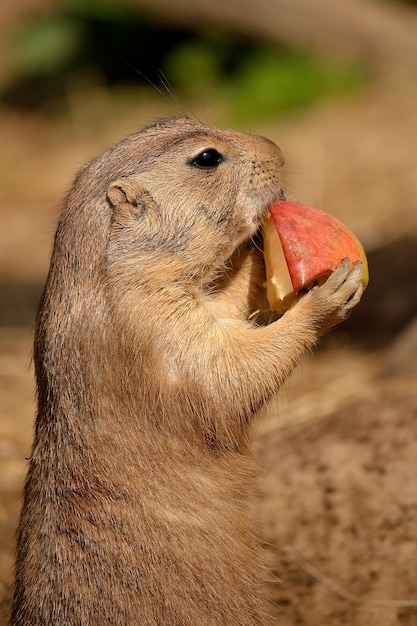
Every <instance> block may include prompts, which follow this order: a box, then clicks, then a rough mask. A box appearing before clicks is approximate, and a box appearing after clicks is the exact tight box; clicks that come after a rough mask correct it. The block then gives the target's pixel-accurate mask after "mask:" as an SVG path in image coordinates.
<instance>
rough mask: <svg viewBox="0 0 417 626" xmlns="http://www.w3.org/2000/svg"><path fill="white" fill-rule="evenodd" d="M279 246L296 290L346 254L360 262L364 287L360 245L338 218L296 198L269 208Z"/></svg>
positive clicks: (333, 266)
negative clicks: (280, 245)
mask: <svg viewBox="0 0 417 626" xmlns="http://www.w3.org/2000/svg"><path fill="white" fill-rule="evenodd" d="M269 212H270V214H271V217H272V219H273V221H274V223H275V227H276V229H277V232H278V235H279V238H280V240H281V244H282V247H283V251H284V255H285V259H286V262H287V266H288V271H289V273H290V276H291V280H292V283H293V287H294V292H295V293H296V294H297V293H299V291H300V290H301V289H303V288H306V286H308V285H309V284H311V283H312V282H314V281H316V280H319V279H320V278H321V279H323V278H324V277H327V276H328V275H329V274H330V273H331V272H332V271H333V270H335V269H336V268H337V267H339V265H341V263H342V261H343V259H345V258H349V259H350V262H351V264H353V263H355V262H356V261H358V260H360V261H362V262H363V264H364V269H365V271H364V278H363V284H364V287H366V286H367V284H368V279H369V276H368V264H367V260H366V256H365V252H364V250H363V248H362V245H361V244H360V242H359V241H358V239H357V238H356V237H355V235H354V234H353V233H352V232H351V231H350V230H349V229H348V228H347V227H346V226H345V225H344V224H342V222H340V221H339V220H338V219H336V218H335V217H333V216H332V215H329V214H328V213H325V212H323V211H320V210H319V209H315V208H314V207H310V206H306V205H305V204H300V203H298V202H291V201H289V200H285V201H284V200H283V201H280V202H275V203H274V204H273V205H271V207H270V208H269Z"/></svg>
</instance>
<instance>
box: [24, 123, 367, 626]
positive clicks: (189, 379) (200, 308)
mask: <svg viewBox="0 0 417 626" xmlns="http://www.w3.org/2000/svg"><path fill="white" fill-rule="evenodd" d="M282 164H283V158H282V155H281V152H280V150H279V148H278V147H277V146H276V145H275V144H274V143H272V142H271V141H269V140H268V139H265V138H263V137H257V136H253V135H245V134H240V133H236V132H232V131H226V130H218V129H216V128H211V127H209V126H206V125H203V124H201V123H199V122H196V121H193V120H191V119H168V120H162V121H160V122H157V123H155V124H152V125H151V126H149V127H147V128H145V129H144V130H143V131H142V132H139V133H137V134H135V135H133V136H131V137H129V138H128V139H126V140H125V141H122V142H121V143H119V144H118V145H117V146H115V147H114V148H112V149H111V150H109V151H108V152H106V153H105V154H103V155H102V156H100V157H99V158H97V159H95V160H94V161H92V162H91V163H90V164H88V165H87V166H85V167H84V168H83V169H82V170H81V171H80V173H79V174H78V176H77V178H76V180H75V183H74V185H73V187H72V190H71V191H70V193H69V195H68V197H67V199H66V202H65V206H64V209H63V212H62V215H61V219H60V222H59V225H58V229H57V233H56V236H55V244H54V250H53V254H52V260H51V266H50V272H49V276H48V280H47V284H46V287H45V291H44V294H43V297H42V302H41V306H40V310H39V314H38V318H37V323H36V333H35V344H34V359H35V367H36V377H37V392H38V415H37V420H36V428H35V435H34V443H33V450H32V454H31V458H30V462H29V470H28V478H27V482H26V487H25V497H24V506H23V511H22V515H21V520H20V526H19V534H18V548H17V559H16V587H15V596H14V605H13V614H12V624H13V625H14V626H29V625H30V626H35V625H41V624H42V625H43V626H45V625H54V626H94V625H104V624H115V625H117V626H125V625H131V626H161V625H167V626H168V625H169V626H180V625H181V626H199V625H201V626H203V625H204V626H210V625H222V626H235V625H239V626H249V625H251V626H254V625H261V624H262V625H264V624H268V623H269V620H268V616H267V600H266V591H265V588H264V587H265V585H264V583H263V580H264V579H265V576H267V574H266V572H265V571H264V567H263V564H262V561H261V558H260V554H259V552H260V551H259V550H258V545H257V539H256V533H255V531H254V527H255V525H254V521H253V513H252V504H253V500H254V489H255V486H254V482H255V476H256V462H255V461H254V459H253V454H252V451H251V442H250V440H251V431H252V424H253V421H254V416H255V414H256V412H257V411H258V409H259V408H260V407H262V406H263V405H264V404H265V403H267V402H268V400H269V399H270V398H271V397H272V396H273V395H274V394H275V393H276V392H277V391H278V390H279V389H280V387H281V385H282V383H283V382H284V381H285V380H286V379H287V377H288V376H289V374H290V373H291V371H292V370H293V368H294V366H295V365H296V364H297V363H298V362H299V361H300V358H301V356H302V355H303V354H304V353H305V352H306V351H307V350H309V349H310V348H312V347H313V345H314V344H315V342H316V341H317V339H318V337H319V336H320V335H321V334H322V333H323V332H324V331H325V330H327V329H328V328H330V327H332V326H334V325H335V324H337V323H338V322H340V321H342V320H343V319H344V318H345V317H346V316H347V315H348V313H349V311H350V310H351V309H352V308H353V307H354V306H355V304H356V303H357V302H358V301H359V299H360V296H361V293H362V283H361V275H362V268H361V265H360V264H356V265H354V266H353V268H352V269H349V268H348V267H347V264H344V265H343V266H342V267H341V268H339V269H338V270H337V271H335V272H334V274H333V275H332V276H331V277H330V278H329V279H328V281H327V282H326V283H325V284H324V285H323V286H321V287H318V288H315V289H313V290H312V291H311V292H309V293H308V294H307V295H305V296H303V297H301V298H300V299H299V301H298V302H297V304H296V305H295V306H294V307H293V308H291V309H290V310H289V311H288V312H287V313H286V314H285V315H284V316H283V317H281V318H280V319H279V320H277V321H275V322H273V323H271V324H269V325H266V326H261V325H257V324H256V322H254V321H253V319H252V318H251V314H252V313H253V312H254V311H255V310H256V309H257V308H259V306H261V304H260V303H261V302H262V301H263V298H264V290H263V287H262V283H263V281H264V265H263V260H262V251H261V249H260V244H261V242H260V241H258V237H259V231H260V224H261V221H262V219H263V217H264V216H265V214H266V212H267V210H268V206H269V205H270V204H271V203H272V202H273V201H275V200H277V199H279V198H280V197H281V194H282V191H281V187H280V168H281V166H282Z"/></svg>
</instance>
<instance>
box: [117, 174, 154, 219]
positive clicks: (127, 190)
mask: <svg viewBox="0 0 417 626" xmlns="http://www.w3.org/2000/svg"><path fill="white" fill-rule="evenodd" d="M107 198H108V200H109V202H110V204H111V205H112V206H113V208H114V209H117V208H119V207H120V208H121V207H124V208H128V209H129V210H130V212H132V213H139V212H140V213H144V212H145V211H146V210H147V209H148V208H149V205H150V204H154V201H153V199H152V196H151V195H150V193H149V191H148V190H147V189H146V188H145V187H143V186H142V185H141V184H140V183H139V181H137V180H135V179H134V178H127V177H126V178H119V179H118V180H115V181H113V182H112V183H111V184H110V186H109V188H108V190H107ZM126 205H128V207H126Z"/></svg>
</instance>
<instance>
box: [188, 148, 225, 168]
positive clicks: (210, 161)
mask: <svg viewBox="0 0 417 626" xmlns="http://www.w3.org/2000/svg"><path fill="white" fill-rule="evenodd" d="M223 159H224V157H223V155H221V154H220V152H217V150H215V149H214V148H209V149H207V150H203V152H200V154H198V155H197V156H196V157H194V158H193V159H191V161H190V164H191V165H194V166H195V167H204V168H213V167H217V166H218V165H219V163H220V162H221V161H223Z"/></svg>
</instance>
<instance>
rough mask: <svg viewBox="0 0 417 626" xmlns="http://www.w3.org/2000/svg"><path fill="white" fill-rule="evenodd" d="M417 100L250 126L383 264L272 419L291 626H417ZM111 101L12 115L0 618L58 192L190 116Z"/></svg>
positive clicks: (281, 569) (7, 132) (2, 268)
mask: <svg viewBox="0 0 417 626" xmlns="http://www.w3.org/2000/svg"><path fill="white" fill-rule="evenodd" d="M102 101H104V104H105V106H103V102H102ZM416 101H417V90H416V89H415V88H414V87H412V86H410V85H407V84H398V85H395V89H393V88H391V87H390V86H388V85H385V86H379V87H375V88H372V89H370V90H369V91H368V92H367V93H365V94H362V95H360V96H355V97H353V98H351V99H350V100H349V101H345V102H343V103H340V102H339V103H338V104H337V105H334V104H331V103H328V104H324V105H321V106H319V107H317V108H316V109H315V110H314V111H311V112H309V113H308V114H305V115H297V116H294V117H293V118H290V119H286V120H280V121H277V122H276V123H271V122H269V123H268V124H265V125H264V126H259V127H257V128H251V129H244V130H253V131H256V132H260V133H262V134H265V135H268V136H269V137H271V138H272V139H274V140H275V141H277V143H279V144H280V145H281V146H282V148H283V150H284V153H285V154H286V157H287V167H286V185H287V188H288V189H289V190H290V192H291V193H293V194H295V195H297V196H298V197H299V198H300V199H302V200H303V201H305V202H307V203H311V204H314V205H316V206H319V207H321V208H323V209H325V210H327V211H330V212H332V213H334V214H335V215H337V216H338V217H339V218H341V219H343V220H344V221H345V222H346V223H347V224H348V225H349V226H350V227H352V228H353V229H354V230H355V232H356V233H357V235H358V236H359V238H360V239H362V241H363V242H364V244H365V246H366V248H367V251H368V254H369V262H370V274H371V283H370V286H369V288H368V291H367V293H366V295H365V297H364V299H363V302H362V303H361V304H360V306H359V307H358V309H357V310H356V311H355V312H354V314H353V315H352V317H351V319H350V320H349V321H348V322H347V323H346V325H345V326H344V328H342V329H340V330H339V331H337V332H335V333H332V334H331V335H329V336H328V338H326V340H325V341H323V342H322V343H321V346H320V349H319V350H318V351H317V352H316V353H315V354H314V355H312V356H309V357H308V358H306V359H305V361H304V363H303V365H302V366H301V367H300V369H299V370H298V371H297V373H296V374H295V376H294V377H293V379H292V381H291V383H290V384H289V385H288V387H287V389H286V390H285V392H284V393H283V394H281V396H280V397H279V398H278V399H277V401H276V402H274V403H273V404H272V406H271V407H270V410H269V412H268V414H267V415H265V416H263V417H262V419H261V421H260V424H259V433H258V438H257V443H256V445H257V450H258V453H259V458H260V464H261V467H262V470H261V473H260V492H261V498H260V502H259V520H260V532H261V535H262V537H263V540H264V550H265V556H266V558H267V560H268V562H269V564H270V567H271V583H270V588H271V599H272V601H273V604H272V608H271V610H272V611H273V612H274V615H276V616H277V623H279V624H281V625H282V626H287V625H288V626H289V625H290V624H291V625H295V624H300V625H301V624H303V625H304V624H305V625H307V624H308V625H309V626H319V625H320V626H323V625H324V626H327V625H333V624H337V625H349V626H374V625H375V626H376V625H378V626H394V625H395V626H397V625H398V626H400V625H401V626H403V625H407V626H416V625H417V533H416V530H417V435H416V428H417V426H416V418H417V357H416V354H417V330H416V328H415V323H414V327H413V320H415V319H416V318H417V287H416V285H417V156H416V150H415V146H416V144H417V141H416V140H417V117H416V114H415V103H416ZM100 102H101V105H100V107H99V108H95V107H94V99H93V98H90V99H89V103H90V109H88V107H87V108H83V107H81V106H80V105H79V104H78V103H77V102H73V103H72V114H71V116H70V118H69V120H67V121H66V122H65V123H61V124H58V123H56V122H54V123H52V122H48V121H47V120H46V121H45V120H39V119H33V118H22V117H18V116H17V115H16V114H11V113H7V112H4V111H3V112H2V111H0V135H1V137H2V148H3V149H2V151H1V154H0V188H1V193H2V198H1V202H0V218H1V222H2V228H1V229H0V394H1V402H0V407H1V408H0V599H1V602H2V604H1V611H2V613H1V615H2V617H0V625H2V624H5V623H6V614H7V607H8V598H9V596H10V586H11V584H12V570H13V545H14V533H15V528H16V523H17V518H18V514H19V507H20V493H21V489H22V484H23V480H24V473H25V464H26V462H25V456H27V455H28V452H29V449H30V439H31V430H32V420H33V415H34V383H33V375H32V366H31V362H30V351H31V339H32V333H31V326H32V322H33V316H34V311H35V309H36V303H37V300H38V297H39V293H40V289H41V286H42V283H43V281H44V279H45V275H46V271H47V265H48V255H49V251H50V245H51V238H52V236H53V231H54V227H55V223H56V219H57V215H58V208H59V203H60V201H61V198H62V196H63V194H64V192H65V189H66V188H67V187H68V185H69V184H70V181H71V179H72V177H73V175H74V173H75V171H76V170H77V168H78V167H79V166H80V165H82V163H83V162H85V161H86V160H87V159H89V158H90V157H92V156H94V155H95V154H96V153H97V152H99V151H101V150H102V149H103V148H105V147H107V146H109V145H111V144H112V143H113V142H114V141H116V140H117V139H119V138H121V137H123V136H124V135H126V134H127V133H129V132H131V131H133V130H135V129H136V128H139V127H141V126H142V125H143V124H145V123H147V122H148V121H150V119H152V118H153V117H156V116H159V115H164V114H166V113H169V112H171V113H172V112H173V107H172V108H171V109H168V110H167V108H166V107H167V105H166V104H163V103H159V102H158V101H156V102H155V103H153V104H152V107H151V108H150V106H149V103H145V104H142V103H141V102H138V106H136V107H135V108H133V106H131V107H130V108H129V107H127V106H126V105H123V106H119V105H117V104H116V103H114V102H113V101H111V100H109V99H107V100H106V98H103V94H101V96H100ZM150 110H152V113H149V111H150ZM197 113H198V111H197ZM201 117H203V118H204V119H208V120H209V121H210V122H212V123H215V122H216V117H214V116H213V117H211V118H210V117H208V115H207V114H204V115H202V116H201ZM222 125H223V126H224V125H225V123H222ZM2 620H3V621H2Z"/></svg>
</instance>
